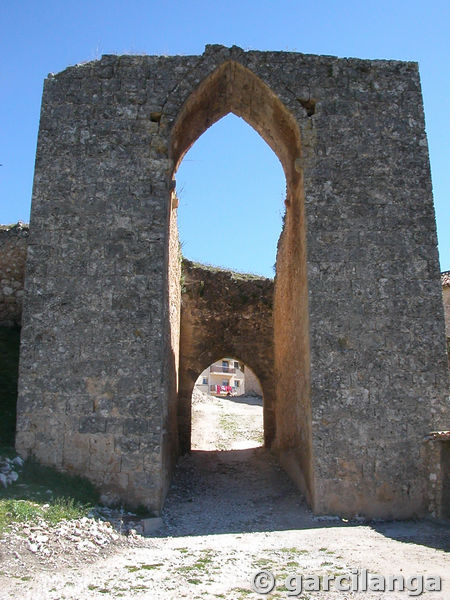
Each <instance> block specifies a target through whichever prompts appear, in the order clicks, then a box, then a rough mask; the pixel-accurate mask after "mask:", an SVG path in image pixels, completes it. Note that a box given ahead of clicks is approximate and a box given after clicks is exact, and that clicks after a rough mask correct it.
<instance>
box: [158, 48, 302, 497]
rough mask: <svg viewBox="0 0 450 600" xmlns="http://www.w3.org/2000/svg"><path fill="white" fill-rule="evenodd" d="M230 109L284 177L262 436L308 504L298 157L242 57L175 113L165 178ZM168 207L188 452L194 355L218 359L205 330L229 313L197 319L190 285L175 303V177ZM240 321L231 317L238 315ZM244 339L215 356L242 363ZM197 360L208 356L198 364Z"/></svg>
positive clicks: (291, 129)
mask: <svg viewBox="0 0 450 600" xmlns="http://www.w3.org/2000/svg"><path fill="white" fill-rule="evenodd" d="M230 112H231V113H234V114H235V115H236V116H238V117H241V118H243V119H244V120H245V121H246V122H247V123H248V124H249V125H250V126H251V127H253V128H254V129H255V130H256V131H257V132H258V133H259V134H260V135H261V137H262V138H263V139H264V140H265V141H266V142H267V144H268V145H269V146H270V148H271V149H272V150H273V151H274V153H275V155H276V156H277V157H278V159H279V160H280V162H281V164H282V167H283V170H284V174H285V177H286V199H285V206H286V214H285V220H284V227H283V230H282V233H281V236H280V239H279V242H278V251H277V260H276V278H275V285H274V288H273V289H272V300H271V303H270V304H271V306H270V309H271V310H270V317H269V318H270V326H271V332H270V344H269V345H270V352H269V353H268V354H270V355H271V364H270V375H267V382H268V387H269V388H270V392H269V393H268V394H266V396H265V400H266V402H265V410H264V423H265V427H264V430H265V432H264V437H265V445H266V446H267V447H270V448H272V449H273V450H274V451H275V452H276V453H277V454H278V456H279V458H280V460H281V462H282V464H283V466H284V467H285V468H286V470H287V471H288V472H289V473H290V475H291V476H292V477H293V478H294V480H295V481H296V483H297V484H298V485H299V487H300V488H301V489H302V491H303V492H304V493H305V494H306V497H307V499H308V500H309V501H310V502H312V497H313V480H312V477H313V474H312V467H311V461H312V456H311V408H310V396H309V330H308V307H307V297H308V293H307V281H306V249H305V227H304V195H303V176H302V175H303V174H302V155H301V143H300V131H299V127H298V124H297V121H296V120H295V119H294V117H293V116H292V114H291V113H290V112H289V111H288V109H287V108H286V107H285V106H284V104H283V103H282V102H281V100H280V99H279V98H278V96H276V95H275V94H274V92H273V91H272V90H271V89H270V88H269V87H268V86H267V85H266V84H265V83H264V82H263V81H262V80H261V79H260V78H259V77H257V76H256V75H255V74H254V73H252V72H251V71H250V70H249V69H247V68H246V67H244V66H242V65H241V64H239V63H237V62H235V61H232V60H228V61H226V62H224V63H223V64H222V65H221V66H219V67H218V68H217V69H216V70H215V71H214V72H212V73H211V74H210V75H209V76H208V77H206V79H205V80H203V81H202V82H201V83H200V84H199V86H198V87H197V89H196V90H194V91H193V92H192V93H191V95H190V96H189V97H188V99H187V101H186V102H185V104H184V106H183V108H182V109H181V111H180V113H179V116H178V119H177V121H176V123H175V125H174V127H173V129H172V136H171V149H170V156H171V158H172V160H173V165H174V170H173V177H174V176H175V173H176V170H177V168H178V166H179V165H180V163H181V161H182V159H183V157H184V155H185V154H186V152H187V151H188V150H189V148H190V147H191V146H192V145H193V144H194V142H195V141H196V140H197V139H198V137H200V135H202V133H204V131H206V129H208V128H209V127H210V126H211V125H213V124H214V123H215V122H216V121H218V120H219V119H220V118H222V117H223V116H225V115H226V114H228V113H230ZM170 204H171V206H170V220H169V223H170V240H171V242H170V251H169V272H172V274H171V277H170V281H171V284H170V289H169V298H170V305H171V307H172V308H171V312H173V315H174V319H173V326H172V335H173V336H174V338H176V332H177V327H176V323H175V315H176V307H177V304H178V305H180V304H181V328H180V338H178V339H173V341H172V347H174V348H179V378H178V409H177V410H178V430H179V448H180V451H181V452H182V453H183V452H185V451H188V450H190V422H191V393H192V387H193V385H194V381H195V378H196V377H197V375H198V373H199V372H200V371H199V369H198V364H197V363H198V357H199V356H200V359H203V362H204V364H210V363H211V362H212V359H214V358H216V357H217V353H216V348H215V347H213V346H215V345H216V344H215V343H212V342H211V340H210V339H209V337H210V332H211V330H214V331H215V336H216V337H217V331H219V332H220V335H219V337H221V336H222V337H223V332H224V331H225V330H224V328H226V327H229V320H227V319H226V318H225V317H226V314H225V315H221V314H220V310H218V308H220V307H217V306H216V307H215V312H216V313H217V314H215V315H214V318H213V319H212V323H209V324H208V325H205V324H204V325H203V326H202V325H201V323H199V322H198V320H196V316H198V315H201V313H202V310H203V309H205V308H207V307H205V306H204V300H203V298H201V297H200V294H199V293H192V290H190V293H191V295H192V294H193V295H192V297H191V298H190V300H189V302H188V304H190V306H189V307H186V306H185V302H184V300H183V301H182V300H181V291H180V289H179V286H178V284H177V283H178V282H177V276H178V278H181V266H180V260H179V259H180V256H179V243H178V231H177V226H176V218H177V214H176V213H177V211H176V209H177V206H178V201H177V197H176V191H175V183H174V186H173V192H172V195H171V203H170ZM202 281H203V280H202ZM203 286H204V281H203ZM197 291H198V290H197ZM202 304H203V306H202V307H200V305H202ZM250 304H251V303H250ZM233 308H234V314H235V316H236V315H238V317H240V316H242V315H241V314H240V312H241V313H243V312H246V311H247V309H248V306H234V307H233ZM213 312H214V311H213ZM226 312H227V311H226V310H225V313H226ZM265 316H266V317H267V315H265ZM253 317H254V318H253V321H257V322H258V325H259V326H261V317H257V316H256V315H255V314H253ZM263 318H264V317H263ZM242 320H243V319H240V318H238V321H242ZM225 321H227V322H225ZM243 337H244V336H242V335H240V336H239V335H238V336H237V337H234V338H233V342H232V343H231V344H226V345H225V347H223V350H224V354H225V355H228V354H229V355H236V356H240V357H241V358H242V359H243V360H244V361H245V355H246V354H248V355H250V356H252V355H255V354H256V355H258V351H259V349H255V347H252V348H249V343H248V341H244V339H243ZM253 339H254V336H253V335H252V334H250V340H253ZM174 342H175V343H174ZM250 345H251V344H250ZM253 346H254V345H253ZM193 347H195V352H193ZM263 353H264V352H263ZM259 354H261V352H259ZM206 357H209V358H210V359H211V360H209V362H208V361H206V363H205V360H204V359H205V358H206ZM202 367H203V365H202ZM269 380H270V382H269Z"/></svg>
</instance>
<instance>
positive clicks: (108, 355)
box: [17, 46, 448, 517]
mask: <svg viewBox="0 0 450 600" xmlns="http://www.w3.org/2000/svg"><path fill="white" fill-rule="evenodd" d="M229 111H233V112H235V113H236V114H238V115H240V116H242V117H243V118H245V119H246V120H247V122H249V123H250V124H251V125H252V126H253V127H254V128H255V129H256V130H257V131H258V132H259V133H260V134H261V135H262V137H263V138H264V139H265V140H266V141H267V143H268V144H269V145H270V146H271V148H272V149H273V150H274V152H275V153H276V154H277V156H278V157H279V159H280V161H281V163H282V164H283V168H284V171H285V174H286V182H287V189H288V193H287V198H286V205H287V206H286V226H285V231H284V234H283V238H282V240H281V241H280V245H279V256H278V259H277V278H276V289H275V308H274V336H275V374H276V375H275V376H276V382H275V389H276V392H275V396H276V400H275V402H274V414H275V415H276V418H275V421H276V432H275V434H276V437H275V446H277V447H278V449H279V451H280V455H282V456H284V457H285V459H286V460H285V461H284V464H285V465H286V467H287V468H289V469H290V472H291V474H293V476H294V477H295V476H296V471H297V473H298V477H297V479H298V481H299V483H300V484H301V485H302V482H301V479H302V478H303V479H304V484H303V487H304V489H306V492H307V494H308V497H309V499H310V502H311V505H312V506H313V508H314V510H315V511H316V512H319V513H323V512H328V513H340V514H355V513H363V514H366V515H369V516H383V517H389V516H398V517H401V516H410V515H413V514H417V513H423V512H424V511H425V510H426V504H427V500H426V497H427V489H426V488H427V476H428V472H427V467H426V465H427V461H426V456H425V454H426V451H425V447H424V444H423V437H424V435H425V433H427V432H429V431H431V430H438V429H444V428H445V427H446V423H447V421H446V419H447V418H448V417H447V414H448V413H446V405H445V398H446V394H447V384H448V381H447V378H448V375H447V358H446V354H445V337H444V333H443V331H444V320H443V313H442V298H441V287H440V285H439V266H438V256H437V249H436V231H435V222H434V210H433V202H432V196H431V180H430V172H429V164H428V153H427V142H426V137H425V128H424V118H423V110H422V98H421V91H420V82H419V76H418V70H417V64H415V63H409V62H399V61H369V60H358V59H338V58H334V57H329V56H313V55H304V54H299V53H289V52H258V51H250V52H244V51H243V50H241V49H240V48H236V47H233V48H224V47H222V46H207V48H206V49H205V52H204V54H203V55H201V56H174V57H156V56H104V57H102V59H101V60H99V61H94V62H91V63H86V64H84V65H79V66H76V67H70V68H68V69H66V70H65V71H63V72H61V73H59V74H57V75H51V76H49V78H48V79H47V80H46V82H45V85H44V95H43V103H42V112H41V121H40V130H39V139H38V149H37V157H36V170H35V179H34V190H33V204H32V214H31V224H30V225H31V235H30V247H29V253H28V266H27V278H26V285H25V294H26V301H25V304H24V313H23V332H22V351H21V367H20V382H19V384H20V385H19V403H18V435H17V447H18V449H19V451H20V452H21V453H22V454H27V453H33V454H34V455H35V456H36V458H37V459H38V460H40V461H42V462H44V463H47V464H51V465H54V466H57V467H58V468H62V469H70V470H72V471H76V472H81V473H83V474H85V475H88V476H89V477H90V478H91V479H92V480H94V481H95V482H96V483H98V484H100V486H101V487H102V488H103V489H104V490H108V489H110V490H111V491H113V492H115V493H117V494H119V495H120V496H121V497H122V498H124V499H127V500H130V501H133V502H136V503H140V502H142V503H145V504H147V506H149V507H153V508H155V510H158V509H159V508H160V506H161V503H162V501H163V498H164V495H165V493H166V490H167V482H168V479H169V475H168V473H167V470H168V469H169V464H170V463H171V461H170V460H167V457H168V456H172V454H173V449H172V448H170V447H169V446H170V444H171V443H172V442H171V441H170V440H171V436H170V435H168V433H167V432H168V431H174V430H175V428H176V424H174V423H173V422H171V419H172V420H173V417H172V418H171V417H170V414H172V413H171V410H170V405H171V402H172V400H171V398H172V397H173V392H172V391H171V389H172V390H173V385H174V383H173V382H168V381H167V377H166V375H167V374H169V377H171V375H170V373H174V372H175V371H176V364H175V362H176V359H175V358H174V356H175V350H174V348H175V346H176V339H175V338H176V335H175V334H173V333H172V332H171V325H172V323H173V322H175V320H171V318H169V316H170V314H171V312H170V305H171V300H170V298H169V296H170V291H169V290H170V289H171V288H170V285H169V277H170V275H169V273H170V265H171V264H172V262H171V259H170V257H169V256H168V254H170V247H174V244H172V243H171V242H170V237H171V236H170V229H171V227H170V222H171V221H170V219H171V217H170V210H173V207H172V206H171V202H172V191H173V185H174V184H173V182H172V177H173V175H174V171H175V170H176V166H177V165H178V163H179V161H180V160H181V159H182V156H183V154H184V152H185V151H187V149H188V148H189V146H190V145H191V144H192V143H194V142H195V140H196V138H197V137H198V136H199V135H201V133H203V131H204V130H205V128H206V127H208V126H209V125H211V124H212V123H214V122H215V121H216V120H217V119H219V118H220V117H221V116H223V115H224V114H226V113H227V112H229ZM300 139H301V144H300ZM255 206H257V199H255ZM436 315H438V316H436ZM174 335H175V337H174ZM226 353H227V354H230V351H227V352H226ZM221 354H223V352H221ZM214 358H217V357H214ZM239 358H241V359H242V360H244V361H245V357H244V356H240V357H239ZM174 361H175V362H174ZM245 362H247V361H245ZM249 364H250V365H251V361H249ZM167 365H172V366H169V367H167ZM255 370H256V371H257V369H255ZM299 378H300V383H298V382H299ZM169 388H171V389H169ZM180 393H181V390H180ZM172 404H173V402H172ZM172 412H173V411H172ZM172 438H173V436H172ZM288 459H289V460H288Z"/></svg>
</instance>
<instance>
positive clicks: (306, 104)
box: [297, 98, 317, 117]
mask: <svg viewBox="0 0 450 600" xmlns="http://www.w3.org/2000/svg"><path fill="white" fill-rule="evenodd" d="M297 100H298V101H299V102H300V104H301V105H302V106H303V108H304V109H305V110H306V114H307V115H308V117H312V116H313V115H314V114H315V112H316V104H317V100H316V99H315V98H307V99H306V98H297Z"/></svg>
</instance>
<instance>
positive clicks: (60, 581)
mask: <svg viewBox="0 0 450 600" xmlns="http://www.w3.org/2000/svg"><path fill="white" fill-rule="evenodd" d="M252 402H253V404H252ZM250 407H253V408H250ZM254 407H256V408H254ZM257 409H259V411H258V410H257ZM194 413H195V415H194V418H193V423H194V430H195V429H196V419H197V417H199V422H200V421H201V422H202V423H203V425H204V426H203V432H202V433H201V434H200V433H198V432H196V433H195V436H196V437H195V438H194V440H195V445H196V447H200V448H203V449H202V450H194V451H193V452H192V454H191V455H189V456H186V457H184V458H183V459H182V460H181V461H180V463H179V465H178V468H177V471H176V474H175V477H174V481H173V485H172V488H171V490H170V493H169V496H168V498H167V502H166V505H165V508H164V511H163V520H164V528H163V529H162V530H161V531H160V532H159V533H158V535H156V536H154V537H151V538H147V540H141V543H140V546H139V547H130V548H127V549H125V550H124V549H120V550H118V551H117V552H116V553H115V554H113V555H110V556H109V557H105V558H104V559H102V560H99V561H97V562H94V563H92V564H88V565H77V566H76V567H75V568H64V569H60V570H54V569H53V570H50V569H46V568H45V565H44V566H42V567H41V568H40V569H37V570H35V572H30V573H29V574H28V576H27V577H26V578H25V579H24V578H23V577H22V578H20V577H10V578H8V579H6V578H5V577H0V586H1V587H0V598H1V599H3V598H21V599H22V600H28V599H29V600H39V599H46V600H62V599H74V600H75V599H77V600H84V599H92V598H105V597H106V598H120V597H121V598H142V599H152V600H159V599H163V598H164V599H174V600H175V599H178V598H188V599H197V598H202V599H204V598H207V599H216V598H227V599H231V600H243V599H250V600H251V599H253V598H255V599H257V598H264V597H265V598H286V597H296V598H302V599H303V600H306V599H308V598H309V599H313V598H323V599H325V598H339V599H342V600H345V599H349V598H360V599H362V598H368V599H369V598H370V599H371V600H372V599H375V598H376V599H377V600H380V599H387V598H389V599H400V598H409V597H412V595H411V592H409V593H408V590H405V591H403V592H402V591H394V592H384V593H383V592H377V591H367V592H363V593H359V592H353V591H340V592H337V591H329V592H326V591H315V592H314V591H305V590H304V589H302V591H300V587H299V586H300V579H297V580H295V579H292V580H291V579H290V576H291V575H303V576H306V575H316V576H318V577H317V581H318V582H319V583H320V584H321V585H322V587H323V585H324V582H325V581H326V577H327V576H328V577H329V578H330V579H331V580H332V582H331V584H330V586H331V588H332V589H334V588H333V581H335V579H336V577H338V576H339V575H344V576H348V577H349V578H348V579H344V580H343V581H342V583H343V585H344V587H345V586H346V584H350V582H351V579H350V578H351V576H352V575H353V576H354V581H355V582H356V580H357V577H359V581H361V573H362V572H363V570H364V569H367V571H368V573H369V574H370V575H384V576H386V577H387V576H388V575H394V574H398V575H403V576H404V578H405V583H406V584H407V585H408V586H409V588H410V589H411V591H413V593H414V589H417V588H418V586H417V585H416V583H417V582H414V581H410V582H408V580H407V578H408V577H409V576H411V575H413V574H421V575H423V576H424V577H430V576H431V575H439V576H440V577H442V579H443V581H442V591H441V592H426V593H424V594H423V595H422V596H421V598H434V599H435V600H438V599H439V600H444V599H446V600H448V599H449V598H450V561H449V557H448V550H449V548H450V535H449V529H448V527H446V526H445V525H444V524H443V523H441V524H437V523H432V522H427V521H414V522H412V521H408V522H389V523H386V522H385V523H382V522H379V523H373V522H371V523H345V522H343V521H341V520H339V519H336V518H335V519H332V518H330V519H327V520H323V519H319V518H316V517H314V516H313V515H312V514H311V513H310V511H309V510H308V508H307V507H306V505H305V503H304V501H303V499H302V497H301V496H300V495H299V493H298V491H297V490H296V489H295V487H294V486H293V485H292V483H291V482H290V480H289V479H288V477H287V476H286V474H285V473H284V472H283V470H282V469H281V468H280V467H279V465H278V464H277V462H276V460H275V459H274V458H273V457H272V455H271V454H270V453H269V452H268V451H266V450H265V449H263V448H261V447H257V446H256V447H255V445H256V444H257V441H255V438H257V436H258V435H260V430H259V426H258V418H259V417H258V414H259V413H261V410H260V407H258V406H257V403H255V401H254V399H253V400H252V399H249V400H248V401H245V400H244V399H242V401H239V402H237V401H234V402H233V401H231V402H230V401H226V400H211V399H208V400H207V401H206V402H203V400H202V399H197V400H196V401H195V402H194ZM214 423H216V424H217V423H219V424H222V428H221V430H220V431H218V432H217V431H216V430H215V429H214V428H213V425H214ZM226 423H228V424H230V423H231V425H229V426H228V429H227V427H226V426H224V424H226ZM236 423H237V424H238V426H236ZM233 424H234V425H233ZM206 425H207V427H205V426H206ZM224 429H225V430H224ZM245 430H247V431H248V433H249V435H248V436H247V441H246V442H245V439H246V438H245V436H244V437H243V438H242V437H240V438H239V436H240V434H241V433H242V432H243V431H245ZM214 431H216V433H213V432H214ZM234 444H237V445H238V447H237V448H236V447H234ZM245 444H246V445H247V448H246V449H242V447H243V446H244V445H245ZM210 445H212V446H215V447H219V448H223V447H224V446H228V449H225V448H224V449H222V450H209V449H208V448H209V447H210ZM252 445H253V447H251V446H252ZM230 446H231V447H230ZM352 570H353V572H352ZM260 571H270V572H272V573H273V574H274V576H275V578H276V581H275V585H274V588H273V591H272V592H271V593H269V594H260V593H256V592H255V591H254V590H253V588H252V582H254V580H255V576H256V574H257V573H259V572H260ZM287 576H289V578H288V581H286V577H287ZM267 577H268V576H267V575H261V576H259V577H256V582H257V583H258V582H259V584H260V585H261V586H264V585H265V584H266V583H267ZM332 578H334V580H333V579H332ZM304 581H305V580H303V585H304ZM310 581H313V580H310ZM289 590H291V591H292V595H290V596H288V595H287V594H288V591H289ZM296 592H298V593H296Z"/></svg>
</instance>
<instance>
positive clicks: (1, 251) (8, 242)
mask: <svg viewBox="0 0 450 600" xmlns="http://www.w3.org/2000/svg"><path fill="white" fill-rule="evenodd" d="M28 235H29V230H28V226H27V225H25V224H24V223H20V222H19V223H17V225H9V226H7V225H0V326H7V327H11V326H13V325H20V323H21V320H22V299H23V282H24V278H25V260H26V256H27V246H28Z"/></svg>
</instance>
